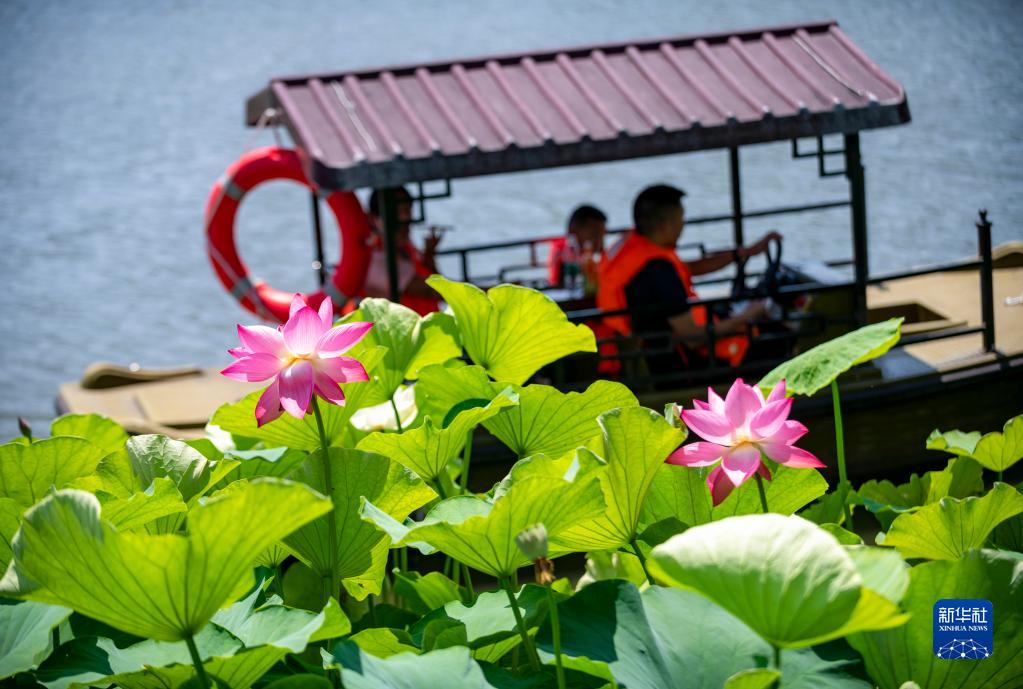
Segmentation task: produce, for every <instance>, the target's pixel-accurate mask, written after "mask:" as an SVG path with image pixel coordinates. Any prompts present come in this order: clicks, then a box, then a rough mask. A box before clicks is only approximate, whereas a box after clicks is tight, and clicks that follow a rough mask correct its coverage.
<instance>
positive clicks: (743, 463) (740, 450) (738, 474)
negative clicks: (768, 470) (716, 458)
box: [721, 443, 760, 488]
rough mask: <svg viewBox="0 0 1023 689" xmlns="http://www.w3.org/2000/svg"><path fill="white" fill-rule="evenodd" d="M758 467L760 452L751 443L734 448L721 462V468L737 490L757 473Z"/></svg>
mask: <svg viewBox="0 0 1023 689" xmlns="http://www.w3.org/2000/svg"><path fill="white" fill-rule="evenodd" d="M758 466H760V450H758V449H757V448H756V447H755V446H754V445H751V444H749V443H743V444H742V445H737V446H735V447H733V448H732V449H731V451H730V452H729V453H728V454H726V455H725V457H724V459H722V460H721V468H722V469H723V470H724V472H725V475H726V476H727V477H728V480H729V481H731V482H732V484H733V485H734V486H735V487H736V488H738V487H739V486H741V485H742V484H743V483H745V482H746V481H747V480H748V479H749V478H750V477H751V476H752V475H753V474H754V473H755V472H756V470H757V467H758Z"/></svg>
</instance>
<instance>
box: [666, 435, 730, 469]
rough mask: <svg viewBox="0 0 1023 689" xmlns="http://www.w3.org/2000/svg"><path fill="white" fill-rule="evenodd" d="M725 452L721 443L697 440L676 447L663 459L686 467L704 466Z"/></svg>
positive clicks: (719, 457) (712, 462)
mask: <svg viewBox="0 0 1023 689" xmlns="http://www.w3.org/2000/svg"><path fill="white" fill-rule="evenodd" d="M727 452H728V448H727V447H725V446H723V445H717V444H715V443H705V442H700V441H697V442H695V443H689V444H688V445H683V446H682V447H680V448H678V449H677V450H675V451H674V452H672V453H671V454H670V455H668V459H666V460H665V461H666V462H668V463H669V464H680V465H682V466H687V467H706V466H710V465H711V464H714V463H715V462H717V461H718V460H719V459H721V457H722V455H724V454H725V453H727Z"/></svg>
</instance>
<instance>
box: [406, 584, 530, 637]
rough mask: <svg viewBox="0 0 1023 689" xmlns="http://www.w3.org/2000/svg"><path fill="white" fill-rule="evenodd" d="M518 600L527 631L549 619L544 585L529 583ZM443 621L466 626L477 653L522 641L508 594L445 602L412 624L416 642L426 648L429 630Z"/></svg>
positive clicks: (495, 593) (521, 590)
mask: <svg viewBox="0 0 1023 689" xmlns="http://www.w3.org/2000/svg"><path fill="white" fill-rule="evenodd" d="M515 600H516V601H517V602H518V606H519V610H520V611H521V614H522V619H523V622H524V623H525V625H526V628H527V629H534V628H536V627H538V626H539V625H540V623H541V622H542V621H543V619H544V618H545V617H546V616H547V607H548V604H547V601H548V598H547V589H546V588H544V587H543V586H537V585H536V584H526V585H525V586H523V587H522V588H521V589H520V590H519V592H518V593H517V594H516V596H515ZM442 621H443V622H446V623H449V624H457V625H462V626H464V628H465V642H464V644H465V645H467V646H468V647H469V648H471V649H473V650H475V649H479V648H483V647H484V646H488V645H490V644H494V643H497V642H499V641H504V640H505V639H509V638H513V637H514V638H516V639H519V640H521V637H520V636H519V631H518V628H517V627H516V624H515V615H514V613H513V612H512V609H511V603H510V602H509V601H508V594H507V593H506V592H505V591H486V592H483V593H480V594H479V596H478V597H477V598H476V600H475V601H474V602H472V603H468V604H466V603H463V602H461V601H460V600H456V601H450V602H447V603H445V604H444V605H443V607H440V608H438V609H435V610H433V611H432V612H430V613H429V614H427V615H425V616H423V617H422V618H421V619H420V620H419V621H418V622H416V623H415V624H414V625H412V627H411V629H410V630H409V631H410V633H411V635H412V640H413V642H415V643H416V644H418V645H422V644H423V638H424V635H425V634H426V632H427V628H428V627H430V626H431V625H436V624H437V623H439V622H442ZM514 645H515V644H512V646H514Z"/></svg>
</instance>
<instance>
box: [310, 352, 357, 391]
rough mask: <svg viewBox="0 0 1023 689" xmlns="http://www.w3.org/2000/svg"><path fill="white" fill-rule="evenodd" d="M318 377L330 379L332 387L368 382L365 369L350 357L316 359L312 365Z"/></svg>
mask: <svg viewBox="0 0 1023 689" xmlns="http://www.w3.org/2000/svg"><path fill="white" fill-rule="evenodd" d="M313 367H314V368H315V369H316V372H317V374H318V375H324V376H326V377H328V378H330V379H331V380H332V381H333V382H334V385H340V384H341V383H353V382H356V381H366V380H369V374H368V373H366V368H365V367H364V366H363V365H362V364H361V363H360V362H359V360H358V359H353V358H352V357H350V356H339V357H334V358H333V359H316V360H315V361H314V363H313Z"/></svg>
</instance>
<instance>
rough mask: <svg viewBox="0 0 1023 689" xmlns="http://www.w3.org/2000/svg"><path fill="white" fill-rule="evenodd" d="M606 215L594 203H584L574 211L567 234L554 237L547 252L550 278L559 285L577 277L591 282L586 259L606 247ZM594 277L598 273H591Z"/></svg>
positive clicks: (570, 217)
mask: <svg viewBox="0 0 1023 689" xmlns="http://www.w3.org/2000/svg"><path fill="white" fill-rule="evenodd" d="M605 234H607V216H606V215H604V213H603V212H602V211H601V210H600V209H598V208H595V207H594V206H589V205H582V206H579V207H578V208H576V209H575V210H574V211H572V215H571V216H569V218H568V229H567V232H566V233H565V236H564V237H558V238H557V239H553V240H551V246H550V251H549V252H548V254H547V280H548V282H550V284H552V285H557V286H559V287H566V286H569V285H568V283H569V282H571V281H572V280H574V279H576V278H578V279H579V280H580V281H585V282H589V281H590V280H589V279H587V276H586V275H585V274H584V265H583V263H584V259H585V258H586V256H589V257H591V258H592V257H594V256H597V255H599V254H600V253H601V252H603V251H604V235H605ZM590 277H591V278H592V277H595V276H590Z"/></svg>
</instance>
